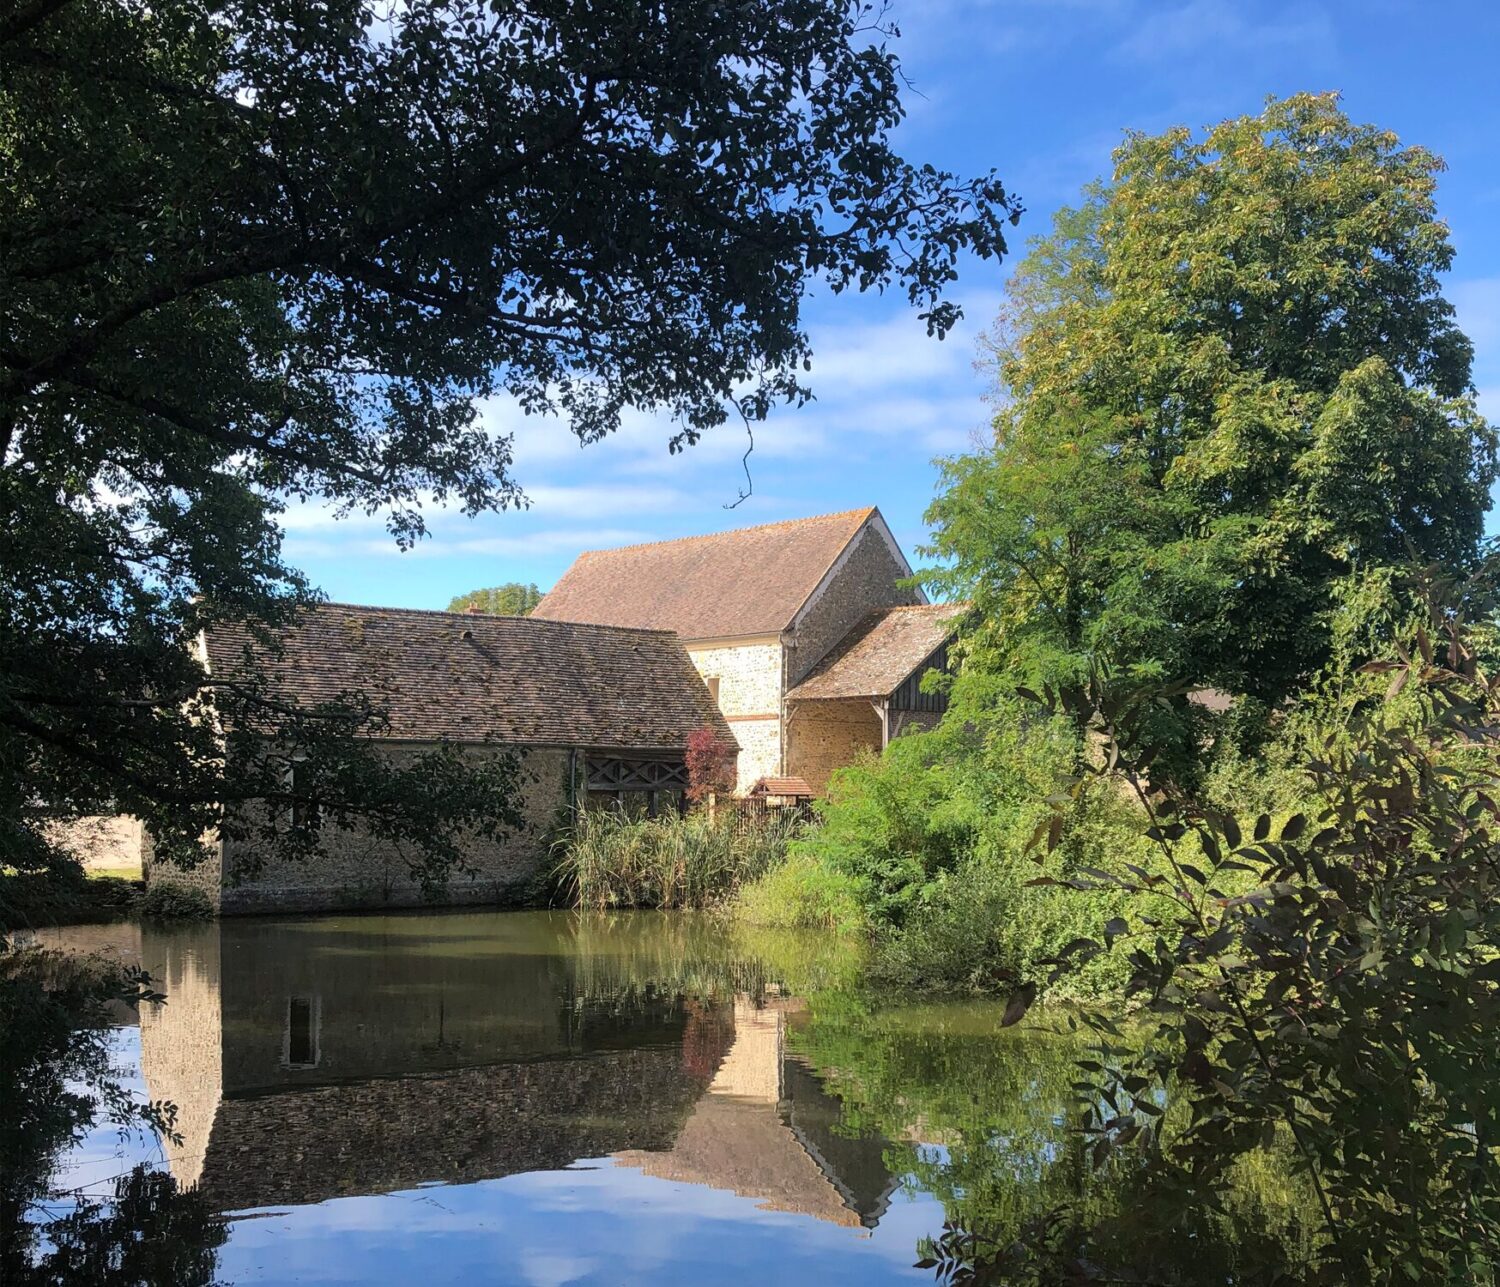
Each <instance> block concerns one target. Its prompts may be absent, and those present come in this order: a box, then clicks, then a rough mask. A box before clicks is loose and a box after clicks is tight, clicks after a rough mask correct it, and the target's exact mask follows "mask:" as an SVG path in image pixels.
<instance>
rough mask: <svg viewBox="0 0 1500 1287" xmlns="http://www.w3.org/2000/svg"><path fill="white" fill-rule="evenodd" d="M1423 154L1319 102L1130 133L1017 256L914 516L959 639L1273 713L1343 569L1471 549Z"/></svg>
mask: <svg viewBox="0 0 1500 1287" xmlns="http://www.w3.org/2000/svg"><path fill="white" fill-rule="evenodd" d="M1441 168H1442V167H1441V163H1440V162H1439V160H1438V159H1437V158H1436V157H1435V156H1433V155H1432V154H1431V153H1429V152H1426V151H1424V150H1423V149H1421V148H1414V147H1404V146H1402V145H1401V144H1400V143H1399V141H1398V140H1397V139H1396V137H1395V136H1394V135H1393V134H1391V133H1389V132H1387V131H1384V130H1381V129H1377V128H1375V127H1373V126H1366V125H1356V124H1355V123H1353V122H1352V121H1350V120H1349V118H1348V117H1347V116H1345V115H1344V114H1343V112H1341V111H1340V109H1339V107H1338V105H1337V101H1336V99H1335V98H1333V97H1332V96H1313V95H1299V96H1297V97H1293V98H1289V99H1286V100H1282V101H1274V100H1273V101H1271V102H1270V103H1268V105H1267V107H1266V108H1265V110H1264V111H1263V112H1261V113H1259V114H1258V115H1254V116H1246V117H1241V118H1238V119H1234V120H1230V121H1226V122H1224V123H1223V124H1221V125H1218V126H1216V127H1214V128H1213V129H1210V130H1209V131H1207V133H1206V134H1204V135H1202V136H1195V135H1194V134H1192V133H1191V132H1190V131H1188V130H1187V129H1173V130H1169V131H1167V132H1166V133H1164V134H1160V135H1155V136H1148V135H1144V134H1130V135H1129V136H1127V138H1126V140H1125V142H1124V144H1123V145H1122V146H1121V147H1120V148H1119V150H1118V151H1117V152H1116V154H1115V169H1114V174H1113V176H1112V178H1111V179H1110V180H1109V181H1108V182H1103V183H1099V184H1096V185H1094V186H1093V187H1091V188H1090V189H1088V190H1087V192H1086V193H1085V199H1084V202H1083V204H1082V205H1081V206H1080V207H1079V208H1077V209H1071V210H1065V211H1063V212H1062V213H1061V214H1060V215H1059V216H1058V217H1057V219H1056V221H1055V224H1054V227H1053V231H1052V233H1051V235H1050V236H1048V237H1046V238H1043V239H1042V240H1040V241H1039V242H1037V243H1036V244H1035V245H1034V246H1033V247H1032V249H1031V252H1030V254H1029V255H1028V257H1027V258H1026V260H1025V261H1024V262H1023V264H1022V265H1021V268H1020V270H1019V273H1018V275H1017V277H1016V279H1015V280H1014V282H1013V283H1012V288H1011V298H1010V304H1009V305H1008V308H1007V312H1006V314H1005V315H1004V316H1003V318H1002V320H1001V324H1000V326H999V327H998V328H997V330H996V332H995V335H994V337H993V353H992V356H993V359H994V369H995V374H996V378H997V383H998V389H999V394H1000V399H1001V406H1000V409H999V412H998V414H997V416H996V420H995V444H994V446H993V448H991V449H990V450H987V451H984V452H981V453H978V454H976V455H972V456H968V457H963V458H959V459H955V460H951V461H949V462H947V464H946V466H945V469H944V490H943V494H942V495H941V496H940V498H939V500H938V501H937V502H936V503H935V504H934V506H933V508H932V512H931V515H930V517H931V519H932V520H933V522H934V523H935V525H936V536H935V541H934V544H935V551H936V552H937V553H938V554H940V555H942V556H943V557H944V559H945V560H947V561H948V566H947V567H946V568H945V569H944V570H943V571H940V572H938V573H935V574H934V576H933V579H934V581H936V582H938V583H940V584H941V585H942V586H943V587H944V588H945V589H947V590H948V591H949V592H951V593H953V594H954V595H955V596H958V597H965V598H969V599H971V600H973V602H974V603H975V605H976V608H977V610H978V611H977V615H978V617H979V619H980V620H981V621H982V622H983V623H984V628H983V630H982V631H981V632H980V637H979V638H977V639H976V640H975V641H974V643H973V648H972V655H973V657H974V658H975V660H976V661H977V662H979V663H980V664H983V663H984V659H985V657H986V655H988V656H989V658H990V662H991V664H992V665H993V666H994V667H995V668H997V669H999V668H1007V667H1008V668H1011V669H1012V670H1013V671H1014V672H1016V673H1019V674H1022V675H1024V676H1026V677H1027V678H1028V679H1030V680H1036V681H1055V682H1065V683H1071V682H1080V681H1081V680H1082V679H1083V678H1085V677H1086V676H1087V675H1088V673H1089V670H1090V666H1091V665H1092V664H1093V663H1094V662H1095V661H1098V660H1100V659H1101V658H1103V659H1110V660H1112V661H1113V662H1115V663H1116V664H1117V665H1119V666H1121V667H1125V666H1129V667H1132V668H1133V669H1134V670H1135V672H1136V673H1137V674H1139V675H1142V676H1153V677H1156V678H1159V679H1164V680H1166V681H1169V682H1173V683H1177V682H1181V683H1182V684H1183V686H1184V691H1186V689H1187V688H1188V687H1191V686H1195V685H1213V686H1217V687H1220V688H1223V689H1225V690H1228V691H1230V692H1233V693H1243V694H1250V695H1253V696H1254V697H1256V698H1258V699H1259V700H1260V701H1262V702H1263V703H1265V704H1267V705H1271V706H1275V705H1277V704H1279V703H1280V702H1281V701H1282V700H1283V699H1284V698H1285V697H1286V696H1287V695H1288V694H1289V693H1291V692H1293V691H1295V690H1296V688H1297V687H1298V685H1300V684H1301V683H1303V682H1305V681H1306V680H1307V679H1308V678H1309V677H1310V676H1311V675H1313V674H1314V673H1316V672H1317V671H1318V670H1319V669H1320V668H1321V667H1322V666H1323V665H1324V664H1325V663H1326V661H1327V660H1328V657H1329V655H1330V649H1331V647H1332V644H1333V639H1334V636H1335V634H1336V632H1337V630H1338V629H1339V626H1338V620H1337V619H1338V616H1339V612H1340V610H1341V605H1343V604H1346V603H1347V602H1348V601H1349V599H1350V597H1351V596H1352V595H1353V594H1354V593H1355V592H1354V591H1353V590H1351V589H1350V586H1351V584H1352V583H1357V582H1358V581H1359V580H1360V579H1362V578H1366V577H1374V578H1377V579H1378V578H1379V576H1380V575H1381V572H1382V570H1383V569H1385V568H1389V567H1390V566H1392V565H1395V564H1400V563H1404V562H1405V561H1406V560H1407V559H1408V558H1409V557H1411V555H1412V554H1413V553H1415V554H1416V555H1417V556H1419V557H1420V558H1421V559H1422V560H1424V561H1427V560H1432V561H1441V562H1443V563H1444V564H1446V565H1447V566H1448V567H1450V568H1452V569H1453V570H1455V571H1458V570H1461V569H1462V568H1464V567H1465V566H1468V565H1471V564H1472V563H1473V562H1474V560H1475V559H1476V556H1477V553H1478V546H1479V541H1480V538H1481V533H1482V516H1483V514H1484V512H1485V510H1486V508H1487V506H1488V502H1489V489H1490V486H1491V484H1492V482H1493V481H1494V479H1495V453H1496V437H1495V431H1494V429H1493V427H1492V426H1490V425H1489V424H1488V423H1486V422H1485V421H1484V420H1483V419H1482V418H1481V417H1480V415H1479V414H1478V412H1477V410H1476V408H1475V403H1474V399H1473V389H1472V386H1471V381H1470V359H1471V347H1470V344H1469V341H1468V340H1467V339H1466V338H1465V337H1464V336H1463V335H1462V334H1461V333H1460V332H1459V330H1458V329H1457V327H1456V326H1455V324H1454V321H1453V309H1452V307H1451V306H1450V305H1449V303H1448V302H1447V301H1446V300H1445V299H1444V298H1443V296H1442V293H1441V290H1440V282H1439V276H1440V274H1442V273H1443V272H1445V271H1446V270H1447V269H1448V268H1449V267H1450V266H1451V264H1452V260H1453V249H1452V246H1451V244H1450V242H1449V239H1448V232H1447V228H1446V226H1445V225H1444V224H1443V223H1442V222H1441V221H1440V220H1439V218H1438V216H1437V212H1436V208H1435V204H1434V192H1435V185H1436V179H1437V174H1438V172H1439V171H1440V169H1441ZM1176 704H1177V708H1178V710H1179V712H1181V711H1183V710H1185V706H1184V703H1183V702H1182V700H1181V699H1179V700H1178V702H1177V703H1176Z"/></svg>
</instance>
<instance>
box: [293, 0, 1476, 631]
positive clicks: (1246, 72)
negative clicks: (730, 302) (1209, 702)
mask: <svg viewBox="0 0 1500 1287" xmlns="http://www.w3.org/2000/svg"><path fill="white" fill-rule="evenodd" d="M894 10H895V13H894V17H895V20H896V22H897V23H898V24H899V26H900V28H901V31H902V38H901V39H900V41H899V42H897V43H896V48H897V50H898V51H899V53H900V54H901V57H902V59H903V61H904V63H905V66H906V71H907V74H908V75H909V76H910V77H911V79H912V81H913V82H914V87H915V92H914V93H912V94H910V95H909V96H908V99H907V107H908V112H909V116H908V120H907V121H906V123H905V124H904V125H903V126H902V128H901V130H900V133H899V144H900V146H901V148H902V150H903V151H904V152H905V153H906V155H907V156H908V157H910V158H911V159H914V160H918V161H922V160H928V161H932V162H933V163H935V164H938V165H941V166H944V167H946V168H949V169H953V170H956V171H959V172H968V173H972V172H976V171H979V170H987V169H989V168H991V167H994V168H995V169H997V170H998V171H999V172H1000V174H1001V176H1002V177H1003V178H1004V179H1005V181H1006V183H1007V184H1008V186H1009V187H1010V188H1011V189H1013V190H1014V191H1015V192H1016V193H1017V194H1018V195H1019V196H1020V197H1021V198H1022V200H1023V201H1024V202H1025V204H1026V206H1027V211H1028V213H1027V214H1026V216H1025V217H1024V218H1023V220H1022V223H1021V226H1020V228H1019V229H1017V230H1016V236H1015V238H1014V240H1013V243H1012V249H1013V252H1017V251H1019V250H1020V249H1021V248H1022V246H1023V243H1024V241H1025V239H1026V238H1028V237H1031V236H1034V235H1037V234H1039V233H1042V232H1044V231H1045V230H1046V228H1047V226H1048V223H1049V221H1050V217H1051V213H1052V211H1054V210H1055V209H1056V208H1057V207H1058V206H1060V205H1063V204H1066V203H1068V202H1069V201H1071V200H1072V199H1073V198H1074V197H1075V196H1076V194H1077V192H1078V189H1079V188H1080V187H1081V186H1082V185H1083V184H1084V183H1086V182H1088V181H1089V180H1090V179H1092V178H1094V177H1096V176H1098V175H1101V174H1105V173H1107V172H1108V169H1109V158H1110V152H1111V149H1112V148H1113V147H1114V146H1115V144H1116V143H1117V142H1118V141H1119V138H1120V135H1121V132H1122V131H1123V130H1125V129H1127V128H1135V129H1142V130H1147V131H1157V130H1161V129H1164V128H1166V127H1167V126H1170V125H1174V124H1189V125H1193V126H1202V125H1205V124H1208V123H1210V122H1213V121H1217V120H1221V119H1223V118H1225V117H1228V116H1234V115H1239V114H1241V113H1245V112H1252V111H1255V110H1257V109H1258V108H1259V106H1260V105H1261V103H1262V102H1263V100H1264V99H1265V97H1266V95H1267V94H1273V93H1274V94H1278V95H1280V94H1288V93H1293V92H1296V91H1299V90H1315V91H1322V90H1338V91H1340V92H1342V94H1343V95H1344V106H1345V108H1346V110H1347V111H1348V112H1349V113H1350V114H1351V115H1352V116H1353V117H1354V118H1355V119H1357V120H1361V121H1370V122H1374V123H1376V124H1379V125H1381V126H1384V127H1386V128H1390V129H1394V130H1395V131H1396V132H1397V133H1398V134H1399V135H1400V136H1401V137H1402V139H1403V140H1404V141H1406V142H1408V143H1416V144H1421V145H1423V146H1425V147H1428V148H1430V149H1432V150H1433V151H1435V152H1437V153H1439V154H1440V155H1441V156H1443V157H1444V158H1445V160H1446V161H1447V163H1448V167H1449V168H1448V172H1447V173H1446V174H1445V175H1444V176H1443V180H1442V184H1441V188H1440V192H1439V205H1440V209H1441V211H1442V214H1443V216H1444V217H1445V218H1446V220H1447V221H1448V223H1449V225H1450V227H1451V228H1452V233H1453V241H1454V244H1455V246H1456V247H1457V251H1458V257H1457V262H1456V264H1455V267H1454V272H1453V274H1452V277H1451V280H1450V285H1449V298H1450V299H1452V301H1453V302H1454V303H1455V305H1457V307H1458V309H1459V316H1460V320H1461V321H1462V323H1463V324H1464V327H1465V329H1466V330H1467V332H1468V333H1469V335H1470V337H1471V338H1472V339H1473V341H1474V343H1475V347H1476V354H1477V356H1476V363H1475V371H1474V376H1475V383H1476V384H1477V385H1478V387H1479V389H1480V392H1481V403H1482V405H1483V406H1484V407H1485V408H1486V411H1487V413H1488V415H1489V416H1490V418H1491V419H1492V420H1500V93H1497V92H1496V89H1495V86H1496V83H1497V82H1496V71H1495V68H1496V64H1497V60H1500V5H1496V4H1494V3H1493V0H1471V2H1465V3H1450V2H1446V0H1428V2H1427V3H1425V4H1415V3H1409V2H1408V3H1397V2H1396V0H1337V2H1333V3H1321V4H1320V3H1308V2H1305V0H1304V2H1303V3H1269V2H1263V0H1186V2H1181V0H896V2H895V4H894ZM1014 259H1015V254H1014V253H1013V254H1012V256H1010V257H1008V258H1007V261H1006V262H1005V263H1004V264H1002V265H999V266H996V265H994V264H970V265H968V266H967V268H966V271H965V272H964V274H963V276H962V278H961V280H960V282H959V284H958V288H957V290H956V291H955V298H957V299H959V300H960V301H961V302H963V303H964V305H965V307H966V310H967V313H968V318H967V321H966V323H965V325H964V327H963V328H962V329H960V330H959V331H957V332H955V333H954V334H952V335H950V336H949V338H948V339H947V340H946V341H943V342H938V341H935V340H929V339H928V338H927V337H926V335H925V332H924V328H923V326H922V325H921V323H919V322H918V321H917V319H916V317H915V315H914V313H913V312H912V311H911V310H909V309H908V308H907V307H906V306H905V305H904V303H903V302H902V301H900V300H898V299H895V298H881V297H868V296H867V297H851V296H844V297H842V298H837V299H831V298H826V297H819V298H814V299H813V300H812V301H810V304H809V308H808V320H809V324H810V332H811V335H812V339H813V344H814V349H815V358H814V365H813V371H812V374H811V377H810V378H811V381H812V384H813V388H814V391H815V393H816V394H817V400H816V401H815V402H814V403H812V404H810V405H808V406H806V407H803V408H800V409H796V410H791V409H785V410H782V411H779V412H777V413H775V414H774V415H773V418H772V419H771V420H770V421H769V422H767V423H765V424H763V425H761V426H758V427H757V429H756V449H755V452H754V454H753V456H752V457H751V470H752V473H753V477H754V494H753V495H752V496H751V498H750V499H749V500H747V501H746V502H745V503H744V504H742V505H741V506H740V507H739V508H737V509H734V510H730V509H726V508H725V506H726V505H727V504H729V503H731V502H733V501H734V499H735V497H736V496H737V494H738V492H739V489H740V487H741V486H742V484H743V482H744V475H743V473H742V471H741V468H740V456H741V455H742V453H743V451H744V448H745V445H746V440H745V435H744V431H743V428H741V427H738V426H736V427H726V428H725V429H723V430H722V431H720V432H719V433H717V434H715V435H712V436H710V437H709V438H707V439H705V440H704V441H703V442H702V443H701V444H700V445H699V446H698V447H696V448H693V449H691V450H690V451H688V452H687V453H686V454H685V455H679V456H675V457H674V456H669V455H668V453H667V440H668V438H669V437H670V435H671V428H670V426H669V425H668V424H667V423H665V422H663V421H653V420H650V419H648V418H646V417H636V418H633V419H631V420H630V421H629V422H628V423H627V425H626V426H625V428H624V430H623V431H622V432H621V433H620V434H619V435H618V436H617V437H616V438H614V439H612V440H610V441H607V442H604V443H600V444H597V445H595V446H591V447H588V448H580V447H579V446H578V444H577V442H576V440H574V439H573V438H571V436H570V435H569V433H568V431H567V428H566V426H565V425H563V424H561V423H559V422H557V421H543V420H536V419H528V418H526V417H524V416H522V415H521V414H520V413H519V412H518V411H517V410H516V409H515V408H514V407H512V406H509V405H507V404H505V403H503V402H497V403H495V404H493V405H491V406H490V407H489V408H487V410H486V418H487V421H488V422H489V424H490V425H491V426H492V427H493V428H494V429H495V430H497V431H500V432H511V433H514V435H515V457H516V469H515V472H516V476H517V478H518V479H519V481H520V482H521V483H522V485H523V486H524V487H525V488H526V490H527V492H528V494H529V496H530V498H531V500H532V506H531V508H530V509H529V510H527V511H525V512H521V513H517V512H511V513H505V514H495V515H486V516H484V517H481V518H478V519H473V520H468V519H463V518H460V517H458V516H456V515H452V514H442V513H437V514H431V515H429V518H430V527H431V529H432V535H431V537H430V538H429V539H428V540H426V541H424V542H422V544H421V545H419V546H418V547H417V548H416V549H415V550H412V551H410V552H407V553H402V552H401V551H399V550H398V549H397V548H396V546H395V543H394V542H393V541H392V540H391V539H390V538H389V536H387V535H386V534H385V532H384V529H383V524H382V521H381V519H380V518H379V517H378V516H377V517H375V518H373V519H366V518H364V517H362V516H356V517H355V518H353V519H348V520H344V521H341V522H337V523H335V522H333V521H332V520H331V518H330V516H328V515H327V514H325V513H323V512H322V511H319V510H315V509H298V510H295V511H293V512H290V513H289V514H288V515H287V516H286V528H287V546H286V548H287V555H288V558H289V559H290V561H291V562H292V563H293V564H294V565H296V566H300V567H301V568H303V569H304V570H305V571H306V572H308V573H309V574H310V575H311V577H312V579H313V581H314V583H315V584H316V585H318V586H320V587H321V588H322V589H323V590H325V591H326V592H327V593H328V594H329V595H330V597H332V598H334V599H338V600H343V601H347V602H358V603H372V604H390V605H396V606H406V607H444V606H446V605H447V602H448V600H449V599H450V598H451V597H452V596H453V595H455V594H459V593H461V592H463V591H465V590H469V589H474V588H476V587H479V586H486V585H496V584H499V583H501V582H504V581H535V582H537V583H538V584H540V585H541V586H542V587H543V588H544V589H545V588H547V587H548V586H550V585H551V584H552V582H553V581H554V580H556V578H557V577H558V576H559V575H560V574H561V573H562V571H563V569H564V568H566V567H567V565H568V564H569V562H571V561H572V559H573V557H574V555H575V554H577V553H578V552H579V551H580V550H583V549H589V548H596V547H600V546H608V545H620V544H626V543H630V542H635V541H651V540H661V539H666V538H670V537H675V536H684V535H691V534H695V533H699V532H710V531H718V530H723V529H726V528H730V527H738V526H743V525H746V524H749V523H758V522H772V521H776V520H779V519H784V518H794V517H798V516H801V515H806V514H817V513H825V512H829V511H833V510H842V509H852V508H854V507H856V506H861V505H871V504H873V505H879V506H880V508H881V510H882V511H883V512H884V513H885V515H886V517H887V519H889V520H890V523H891V526H892V528H893V529H894V531H895V533H896V536H897V538H898V539H899V540H900V541H901V543H902V545H903V546H904V547H905V548H906V549H907V550H908V551H909V552H910V551H911V550H912V548H913V547H914V546H915V545H917V544H919V543H920V542H921V541H922V539H923V538H924V535H925V528H924V525H923V522H922V514H923V511H924V510H925V509H926V507H927V504H928V502H929V501H930V500H931V497H932V494H933V488H934V485H935V482H936V476H937V475H936V470H935V468H934V467H933V464H932V461H933V458H934V457H937V456H940V455H945V454H951V453H954V452H960V451H962V450H964V449H965V447H966V445H968V444H969V443H971V442H972V441H974V436H975V434H976V433H978V432H980V431H982V430H983V428H984V426H985V423H986V421H987V418H988V417H987V411H986V406H985V403H984V401H983V394H984V390H985V385H986V379H985V377H984V376H983V374H982V373H980V372H977V371H976V370H975V369H974V359H975V339H976V336H977V335H978V334H979V333H980V332H981V331H983V330H984V329H985V328H986V327H987V326H988V325H989V323H990V322H991V321H992V319H993V317H994V314H995V312H996V310H997V308H998V307H999V304H1000V301H1001V298H1002V293H1003V290H1004V283H1005V278H1006V276H1007V275H1008V274H1009V272H1010V270H1011V268H1012V267H1013V264H1014ZM1495 526H1496V524H1495V521H1494V517H1493V515H1492V518H1491V528H1492V529H1494V528H1495Z"/></svg>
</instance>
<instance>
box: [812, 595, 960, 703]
mask: <svg viewBox="0 0 1500 1287" xmlns="http://www.w3.org/2000/svg"><path fill="white" fill-rule="evenodd" d="M967 607H968V604H966V603H919V604H912V605H910V606H909V607H899V608H881V609H879V610H878V611H875V612H872V613H870V615H869V616H867V617H865V618H864V619H863V620H862V621H860V622H859V623H858V624H857V625H856V626H855V627H854V629H852V630H851V631H850V632H849V633H848V634H847V635H845V636H844V638H843V640H842V641H841V642H840V643H839V645H838V647H837V648H835V649H834V650H833V651H832V652H831V653H829V655H828V656H827V657H825V658H824V659H823V660H822V661H820V662H819V663H818V664H817V665H816V666H815V667H813V670H812V673H811V674H809V675H808V677H807V678H806V679H804V680H803V681H802V682H801V683H800V684H798V685H797V686H796V687H795V688H793V689H792V690H791V691H790V692H789V693H787V700H788V701H794V700H820V699H828V698H834V697H888V696H890V694H891V693H893V692H895V691H896V689H898V688H900V687H901V685H902V683H903V682H904V681H905V680H906V679H907V677H908V676H910V675H911V673H912V672H913V671H914V670H916V669H917V667H919V666H920V665H921V664H922V663H923V662H924V661H926V660H927V658H929V657H930V656H932V654H933V653H934V652H936V651H937V650H938V649H939V648H940V647H942V645H943V644H944V643H945V642H946V641H947V639H948V638H949V636H951V635H952V634H953V630H954V626H955V624H956V622H957V620H958V618H959V617H960V616H961V615H962V614H963V612H964V611H965V609H967Z"/></svg>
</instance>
